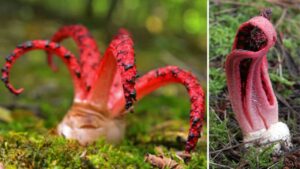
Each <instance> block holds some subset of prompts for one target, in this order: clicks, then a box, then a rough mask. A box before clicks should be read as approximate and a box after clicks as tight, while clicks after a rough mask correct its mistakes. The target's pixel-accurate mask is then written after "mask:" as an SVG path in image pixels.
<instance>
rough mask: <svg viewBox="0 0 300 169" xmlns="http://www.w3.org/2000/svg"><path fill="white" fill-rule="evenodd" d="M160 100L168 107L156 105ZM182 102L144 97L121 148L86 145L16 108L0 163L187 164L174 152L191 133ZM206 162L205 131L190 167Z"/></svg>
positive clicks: (1, 144)
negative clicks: (160, 158)
mask: <svg viewBox="0 0 300 169" xmlns="http://www.w3.org/2000/svg"><path fill="white" fill-rule="evenodd" d="M162 101H163V102H168V103H166V105H168V106H163V105H162V108H161V109H158V108H157V107H154V106H153V105H158V104H161V102H162ZM179 103H180V104H179ZM178 104H179V105H188V100H187V99H182V100H181V99H174V98H173V97H170V96H160V97H155V96H153V97H150V98H148V99H145V100H143V101H142V102H141V103H140V105H138V106H137V108H136V112H135V113H133V114H129V115H128V119H127V123H128V126H127V129H128V130H127V135H126V137H125V139H124V141H123V142H122V143H121V144H120V145H114V146H113V145H110V144H107V143H105V141H103V140H99V141H98V142H97V143H95V144H93V145H90V146H88V147H82V146H80V145H79V144H78V143H77V142H75V141H67V140H65V139H64V138H62V137H59V136H56V135H54V134H52V130H51V129H48V128H45V124H46V123H45V119H41V118H39V117H37V116H36V115H34V114H33V113H32V112H30V111H28V110H27V111H21V110H15V111H13V112H12V115H13V116H14V117H15V120H14V121H12V122H10V123H0V128H1V131H0V136H1V137H0V161H1V162H2V163H3V164H4V165H5V166H6V167H7V168H52V167H54V166H55V167H56V168H152V167H151V166H150V165H149V164H148V163H146V162H144V156H145V155H146V154H147V153H152V154H160V153H164V154H165V155H166V156H169V157H172V158H173V159H175V160H177V161H178V162H179V163H182V164H183V162H182V161H181V160H180V159H179V158H177V157H176V151H179V150H183V149H184V143H183V142H182V141H180V140H184V139H185V135H186V131H187V130H188V125H187V123H186V121H187V120H184V119H188V116H187V114H186V113H185V112H187V110H188V106H182V107H181V108H180V106H179V107H178V106H176V105H178ZM154 117H155V118H154ZM205 130H206V128H204V131H205ZM206 162H207V161H206V134H205V132H204V135H203V137H202V138H201V141H200V142H199V145H198V147H197V150H196V153H194V154H193V158H192V161H191V162H190V163H189V165H187V166H186V168H201V167H203V168H205V166H206Z"/></svg>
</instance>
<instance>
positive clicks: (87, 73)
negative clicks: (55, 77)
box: [48, 25, 101, 92]
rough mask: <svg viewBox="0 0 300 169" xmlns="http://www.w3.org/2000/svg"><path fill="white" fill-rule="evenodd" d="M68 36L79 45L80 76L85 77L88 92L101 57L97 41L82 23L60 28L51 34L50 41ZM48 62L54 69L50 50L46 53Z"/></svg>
mask: <svg viewBox="0 0 300 169" xmlns="http://www.w3.org/2000/svg"><path fill="white" fill-rule="evenodd" d="M68 37H71V38H72V39H73V40H74V41H75V42H76V44H77V46H78V47H79V52H80V62H79V63H80V65H81V66H82V77H83V78H85V83H86V84H85V86H86V90H87V92H88V90H89V89H90V87H91V85H92V83H93V81H94V78H95V73H96V69H97V66H98V64H99V61H100V58H101V56H100V51H99V49H98V45H97V42H96V41H95V39H94V38H93V37H92V35H91V33H90V32H89V31H88V29H87V28H86V27H84V26H82V25H70V26H64V27H62V28H60V29H59V30H58V31H57V32H56V33H55V34H54V35H53V37H52V39H51V41H53V42H61V41H62V40H64V39H66V38H68ZM48 64H49V65H50V66H51V67H52V68H53V69H56V66H55V65H54V63H53V60H52V53H51V52H49V53H48Z"/></svg>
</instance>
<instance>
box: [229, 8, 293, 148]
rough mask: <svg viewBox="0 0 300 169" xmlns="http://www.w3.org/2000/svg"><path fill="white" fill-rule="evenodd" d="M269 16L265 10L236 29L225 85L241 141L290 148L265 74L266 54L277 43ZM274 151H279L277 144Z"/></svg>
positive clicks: (287, 130)
mask: <svg viewBox="0 0 300 169" xmlns="http://www.w3.org/2000/svg"><path fill="white" fill-rule="evenodd" d="M269 14H270V11H268V10H267V11H265V12H264V13H263V14H262V16H257V17H254V18H252V19H250V20H249V21H247V22H245V23H243V24H242V25H241V26H240V28H239V29H238V32H237V34H236V37H235V40H234V43H233V47H232V51H231V53H230V54H229V55H228V56H227V60H226V65H225V67H226V78H227V85H228V91H229V97H230V101H231V104H232V108H233V111H234V113H235V117H236V119H237V121H238V123H239V125H240V127H241V129H242V132H243V135H244V142H251V141H254V140H257V143H259V144H260V145H261V144H265V143H270V142H276V141H283V142H284V143H285V145H286V146H290V145H291V144H290V132H289V128H288V127H287V125H286V124H284V123H282V122H279V121H278V104H277V100H276V97H275V94H274V92H273V89H272V85H271V81H270V78H269V74H268V63H267V58H266V55H267V53H268V50H269V49H270V48H271V47H272V46H273V45H274V44H275V42H276V31H275V29H274V27H273V25H272V23H271V22H270V21H269V20H268V19H269V16H270V15H269ZM247 145H248V146H249V145H251V144H247ZM275 149H277V150H279V149H280V144H279V143H278V144H276V147H275Z"/></svg>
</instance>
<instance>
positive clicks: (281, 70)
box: [209, 0, 300, 168]
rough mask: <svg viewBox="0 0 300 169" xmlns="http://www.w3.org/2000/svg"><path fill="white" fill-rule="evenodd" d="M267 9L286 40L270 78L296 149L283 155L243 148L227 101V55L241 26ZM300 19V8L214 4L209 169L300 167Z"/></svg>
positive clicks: (272, 57)
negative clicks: (225, 65)
mask: <svg viewBox="0 0 300 169" xmlns="http://www.w3.org/2000/svg"><path fill="white" fill-rule="evenodd" d="M276 2H282V1H276ZM285 5H286V6H285ZM266 7H267V8H270V9H271V10H272V17H271V22H272V23H273V24H274V25H275V27H276V30H277V34H278V36H279V37H281V38H282V40H283V43H278V42H277V45H276V46H275V47H273V48H272V49H271V50H270V51H269V53H268V55H267V57H268V62H269V74H270V77H271V81H272V86H273V88H274V91H275V92H276V96H277V98H278V103H279V116H280V117H279V118H280V121H282V122H284V123H286V124H287V125H288V126H289V128H290V131H291V135H292V142H293V145H294V146H293V148H292V149H291V150H284V151H283V153H282V154H281V155H274V154H273V151H272V145H270V146H267V147H265V148H255V147H251V148H248V149H246V148H244V144H243V143H242V133H241V130H240V128H239V126H238V124H237V121H236V120H235V118H234V114H233V112H232V109H231V105H230V102H229V99H228V91H227V87H226V79H225V70H224V62H225V59H226V55H227V54H229V53H230V50H231V45H232V44H233V40H234V37H235V33H236V31H237V29H238V27H239V25H240V24H242V23H244V22H246V21H247V20H249V19H250V18H252V17H254V16H257V15H259V14H260V11H261V10H263V9H264V8H266ZM299 18H300V15H299V9H294V8H293V6H292V5H288V4H281V6H279V5H278V4H277V3H275V1H273V3H269V2H264V1H251V2H249V1H246V0H242V1H239V2H236V1H217V0H215V1H211V2H210V19H209V22H210V57H209V62H210V65H209V66H210V77H209V86H210V87H209V88H210V108H209V114H210V118H209V119H210V123H209V124H210V133H209V136H210V138H209V140H210V142H209V151H210V153H209V154H210V157H209V158H210V168H283V167H284V166H285V167H287V168H293V167H295V168H296V165H299V164H296V163H298V162H299V154H300V153H299V150H300V148H299V147H300V142H299V138H300V137H299V136H300V126H299V124H300V117H299V113H297V112H299V111H300V106H299V105H300V98H299V96H300V88H299V86H300V78H299V77H300V76H299V75H300V71H299V68H300V59H299V55H300V53H299V50H298V49H299V45H300V38H299V37H300V32H299V30H300V23H299V22H298V21H299ZM297 159H298V160H297ZM298 167H299V166H298Z"/></svg>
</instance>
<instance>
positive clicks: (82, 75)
mask: <svg viewBox="0 0 300 169" xmlns="http://www.w3.org/2000/svg"><path fill="white" fill-rule="evenodd" d="M68 37H71V38H73V39H74V40H75V42H76V44H77V46H78V47H79V51H80V57H79V58H76V57H75V56H74V55H73V54H72V53H71V52H70V51H68V50H67V49H66V48H64V47H63V46H61V45H59V44H58V43H59V42H60V41H62V40H63V39H65V38H68ZM37 49H41V50H45V51H47V52H48V63H49V65H50V66H51V67H52V68H53V69H56V66H55V65H54V64H53V61H52V54H55V55H56V56H58V57H59V58H60V59H61V60H62V61H63V62H64V63H65V65H66V66H67V67H68V70H69V72H70V75H71V76H72V80H73V86H74V101H73V105H72V106H71V108H70V109H69V111H68V113H67V114H66V115H65V117H64V119H63V120H62V122H61V123H60V124H59V125H58V127H57V132H58V134H59V135H62V136H64V137H66V138H67V139H75V140H78V141H79V143H80V144H82V145H87V144H90V143H92V142H94V141H96V140H97V139H98V138H99V137H101V136H102V137H104V138H106V140H107V141H108V142H110V143H118V142H119V141H120V140H121V139H122V138H123V136H124V131H125V122H124V115H125V114H126V113H127V112H129V111H130V110H131V109H132V108H133V107H132V106H133V103H134V102H136V101H138V100H140V99H142V98H143V97H144V96H146V95H147V94H149V93H151V92H153V91H154V90H156V89H158V88H160V87H162V86H165V85H168V84H171V83H179V84H182V85H184V86H185V87H186V89H187V91H188V94H189V97H190V101H191V111H190V119H189V123H190V129H189V134H188V138H187V142H186V146H185V152H186V153H190V152H191V151H192V150H193V149H194V148H195V146H196V144H197V141H198V139H199V137H200V134H201V128H202V124H203V118H204V110H205V108H204V106H205V103H204V92H203V90H202V88H201V86H200V84H199V83H198V81H197V79H196V77H195V76H194V75H192V74H191V73H190V72H187V71H185V70H182V69H180V68H178V67H176V66H166V67H163V68H159V69H156V70H152V71H150V72H148V73H147V74H145V75H144V76H142V77H140V78H138V77H137V75H136V66H135V58H134V49H133V41H132V39H131V37H130V34H129V33H128V32H127V31H126V30H125V29H121V30H120V31H119V33H118V34H117V36H115V38H114V39H113V40H112V42H111V43H110V44H109V47H108V48H107V50H106V51H105V53H104V56H103V57H101V55H100V52H99V50H98V47H97V43H96V41H95V40H94V38H93V37H92V36H91V34H90V33H89V32H88V30H87V29H86V28H85V27H83V26H81V25H72V26H65V27H62V28H61V29H60V30H59V31H58V32H56V33H55V34H54V36H53V38H52V40H51V41H45V40H33V41H28V42H25V43H23V44H21V45H18V46H17V48H16V49H15V50H14V51H13V52H12V54H11V55H9V56H8V57H7V58H6V63H5V65H4V67H3V68H2V81H3V82H4V84H5V85H6V87H7V88H8V89H9V90H10V91H11V92H12V93H14V94H16V95H18V94H20V93H21V92H22V91H23V89H18V90H16V89H15V88H14V87H13V86H12V85H11V84H10V82H9V72H10V69H11V67H12V65H13V64H14V63H15V61H16V60H17V59H18V58H19V57H21V56H22V55H23V54H25V53H27V52H29V51H32V50H37ZM153 106H155V105H153ZM141 120H142V119H141Z"/></svg>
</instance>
